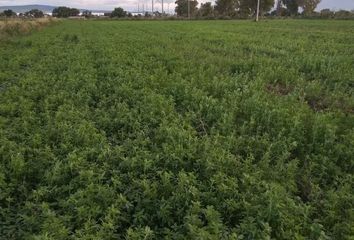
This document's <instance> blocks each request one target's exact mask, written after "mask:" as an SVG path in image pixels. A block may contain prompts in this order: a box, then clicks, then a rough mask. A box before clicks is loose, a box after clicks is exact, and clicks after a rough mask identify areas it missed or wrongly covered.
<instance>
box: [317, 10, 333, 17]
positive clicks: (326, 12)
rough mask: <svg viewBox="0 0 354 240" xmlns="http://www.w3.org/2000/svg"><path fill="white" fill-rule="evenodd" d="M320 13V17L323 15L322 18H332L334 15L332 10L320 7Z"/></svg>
mask: <svg viewBox="0 0 354 240" xmlns="http://www.w3.org/2000/svg"><path fill="white" fill-rule="evenodd" d="M320 14H321V17H323V18H333V17H334V12H333V11H331V10H330V9H328V8H326V9H322V10H321V12H320Z"/></svg>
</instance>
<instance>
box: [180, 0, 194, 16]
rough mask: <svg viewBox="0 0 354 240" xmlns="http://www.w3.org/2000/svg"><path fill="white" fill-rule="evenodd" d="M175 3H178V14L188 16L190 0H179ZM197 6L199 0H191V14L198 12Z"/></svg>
mask: <svg viewBox="0 0 354 240" xmlns="http://www.w3.org/2000/svg"><path fill="white" fill-rule="evenodd" d="M175 4H176V5H177V6H176V8H175V12H176V13H177V16H182V17H188V0H177V1H176V2H175ZM197 6H198V1H197V0H189V9H190V15H191V16H194V15H195V14H196V13H197V11H198V8H197Z"/></svg>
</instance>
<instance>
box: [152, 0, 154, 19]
mask: <svg viewBox="0 0 354 240" xmlns="http://www.w3.org/2000/svg"><path fill="white" fill-rule="evenodd" d="M151 16H154V0H151Z"/></svg>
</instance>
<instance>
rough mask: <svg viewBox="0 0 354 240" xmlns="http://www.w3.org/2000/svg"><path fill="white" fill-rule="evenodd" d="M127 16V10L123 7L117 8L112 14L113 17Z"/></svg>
mask: <svg viewBox="0 0 354 240" xmlns="http://www.w3.org/2000/svg"><path fill="white" fill-rule="evenodd" d="M126 16H127V12H126V11H124V9H123V8H121V7H118V8H115V9H114V10H113V12H112V14H111V18H123V17H126Z"/></svg>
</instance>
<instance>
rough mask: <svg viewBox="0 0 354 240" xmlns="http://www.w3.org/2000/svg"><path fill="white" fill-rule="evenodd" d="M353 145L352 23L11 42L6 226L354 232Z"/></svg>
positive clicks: (152, 29)
mask: <svg viewBox="0 0 354 240" xmlns="http://www.w3.org/2000/svg"><path fill="white" fill-rule="evenodd" d="M353 146H354V22H353V21H319V20H318V21H317V20H316V21H309V20H274V21H263V22H260V23H258V24H257V23H254V22H251V21H190V22H188V21H63V22H61V23H59V24H56V25H54V26H50V27H47V28H45V29H42V30H41V31H39V32H35V33H33V34H32V35H30V36H23V37H13V38H10V39H8V40H6V41H2V42H0V238H1V239H41V240H42V239H43V240H44V239H97V240H98V239H352V238H353V236H354V232H353V230H354V229H353V222H354V216H353V210H354V193H353V189H354V186H353V170H354V169H353V167H354V147H353Z"/></svg>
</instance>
